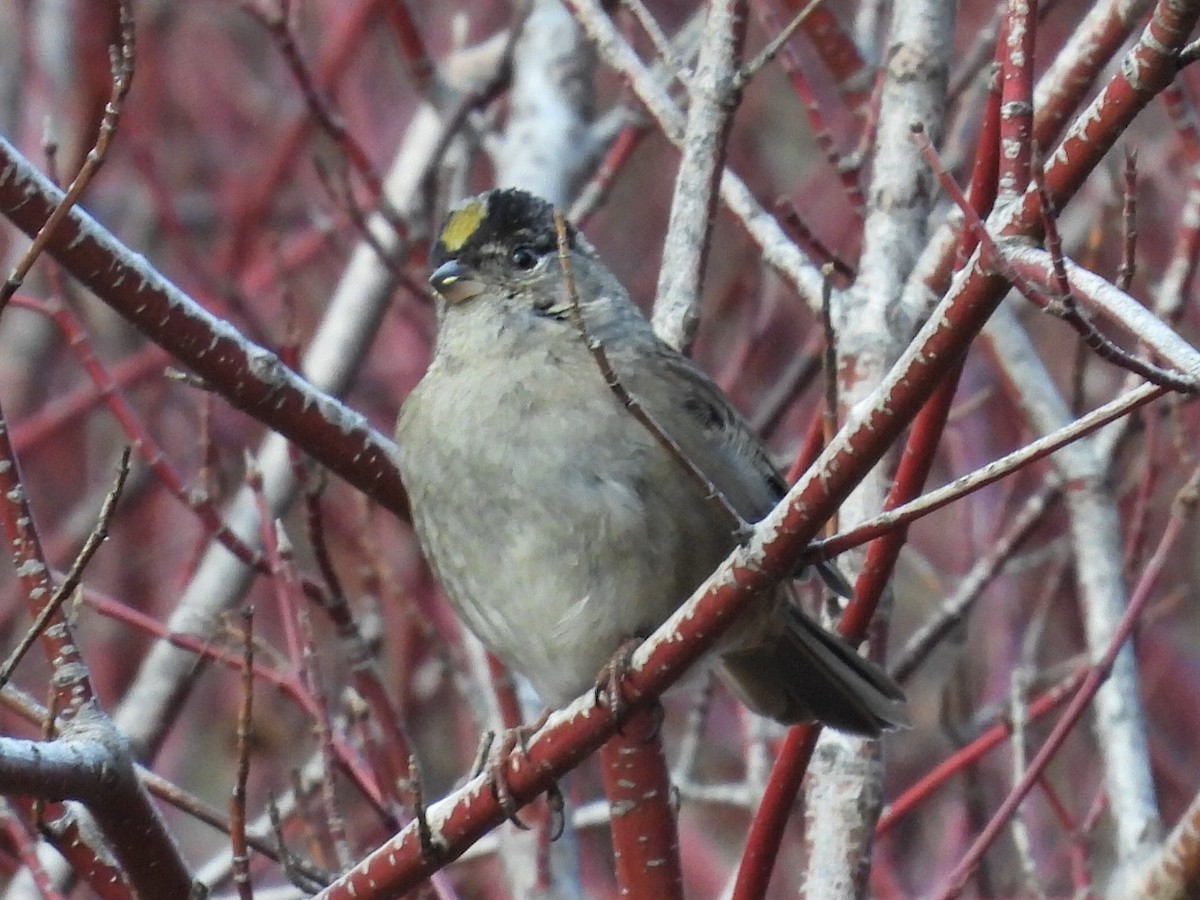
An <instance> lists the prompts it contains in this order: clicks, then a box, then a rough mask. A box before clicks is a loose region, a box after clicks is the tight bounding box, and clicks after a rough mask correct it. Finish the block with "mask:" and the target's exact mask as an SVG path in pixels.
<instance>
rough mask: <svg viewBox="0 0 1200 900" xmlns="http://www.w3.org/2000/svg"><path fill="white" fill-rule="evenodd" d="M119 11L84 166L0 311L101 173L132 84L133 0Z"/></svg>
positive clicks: (12, 276)
mask: <svg viewBox="0 0 1200 900" xmlns="http://www.w3.org/2000/svg"><path fill="white" fill-rule="evenodd" d="M118 8H119V17H120V19H119V24H120V33H121V40H120V44H119V45H118V46H115V47H110V48H109V57H110V62H111V64H112V77H113V84H112V94H111V96H110V97H109V100H108V103H106V104H105V105H104V115H103V117H102V118H101V119H100V127H99V129H98V131H97V133H96V141H95V143H93V144H92V148H91V149H90V150H89V151H88V154H87V157H86V158H85V159H84V161H83V165H82V166H80V167H79V172H78V173H77V174H76V175H75V178H74V180H72V182H71V185H70V187H68V188H67V192H66V194H64V195H63V198H62V201H61V202H60V203H59V204H58V205H57V206H56V207H55V208H54V211H53V212H52V213H51V214H50V216H49V218H47V219H46V222H45V224H43V225H42V227H41V228H39V229H38V232H37V235H36V236H35V237H34V239H33V243H32V244H30V245H29V249H28V250H26V251H25V253H24V254H22V256H21V258H20V260H18V261H17V264H16V265H15V266H13V270H12V272H11V273H9V276H8V279H7V280H6V281H5V282H4V285H3V287H0V310H2V309H3V308H4V307H5V305H7V303H8V301H9V300H11V299H12V296H13V294H15V293H16V292H17V288H19V287H20V286H21V284H22V282H24V281H25V276H26V275H28V274H29V270H30V269H31V268H33V264H34V262H36V261H37V258H38V257H39V256H40V255H41V253H42V251H43V250H45V249H46V245H47V244H48V243H49V242H50V237H51V236H52V235H53V234H54V231H55V229H57V228H58V226H59V225H60V224H61V223H62V221H63V219H65V218H66V217H67V213H69V212H70V211H71V208H72V207H73V206H74V205H75V204H76V203H77V202H78V201H79V198H80V196H82V194H83V192H84V191H85V190H86V189H87V186H88V185H89V184H91V182H92V179H93V178H94V177H95V176H96V173H97V172H98V171H99V170H100V166H101V165H103V163H104V159H105V156H106V155H107V154H108V148H109V145H110V144H111V143H112V138H113V135H114V134H115V133H116V130H117V123H118V122H119V121H120V118H121V110H122V108H123V106H124V102H125V95H126V94H128V93H129V86H130V85H131V84H132V83H133V68H134V50H135V44H134V29H133V4H132V0H120V3H119V7H118Z"/></svg>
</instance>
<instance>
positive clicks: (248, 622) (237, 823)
mask: <svg viewBox="0 0 1200 900" xmlns="http://www.w3.org/2000/svg"><path fill="white" fill-rule="evenodd" d="M253 709H254V607H253V606H247V607H246V608H245V609H243V610H242V702H241V705H240V707H239V709H238V719H237V773H236V776H235V778H234V784H233V795H232V796H231V797H230V798H229V842H230V845H231V847H232V849H233V860H232V868H233V883H234V886H235V887H236V888H237V892H238V896H239V897H240V898H241V900H254V888H253V886H252V885H251V884H250V851H249V849H248V845H247V843H246V782H247V781H248V780H249V778H250V725H251V722H252V715H253Z"/></svg>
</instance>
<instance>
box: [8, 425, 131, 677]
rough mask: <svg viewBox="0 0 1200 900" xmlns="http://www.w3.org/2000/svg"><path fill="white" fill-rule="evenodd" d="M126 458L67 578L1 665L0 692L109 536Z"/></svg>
mask: <svg viewBox="0 0 1200 900" xmlns="http://www.w3.org/2000/svg"><path fill="white" fill-rule="evenodd" d="M129 456H130V448H129V447H126V448H125V449H124V450H122V451H121V459H120V460H119V461H118V462H117V477H116V480H115V481H114V482H113V486H112V489H111V490H110V491H109V492H108V494H107V495H106V496H105V497H104V503H103V504H101V506H100V514H99V516H97V519H96V526H95V527H94V528H93V529H92V533H91V534H89V535H88V538H87V540H86V541H84V544H83V547H82V548H81V549H80V551H79V553H78V554H77V555H76V557H75V561H74V562H73V563H71V568H70V571H68V572H67V574H66V577H65V578H63V580H62V582H61V583H60V584H59V586H58V587H57V588H55V589H54V593H53V594H52V595H51V596H50V600H49V602H48V603H47V604H46V605H45V606H43V607H42V611H41V612H40V613H38V616H37V618H36V619H34V622H33V624H32V625H31V626H30V627H29V630H28V631H26V632H25V636H24V637H22V638H21V642H20V643H19V644H17V646H16V648H15V649H14V650H13V652H12V653H10V654H9V655H8V659H6V660H5V661H4V665H3V666H0V690H2V689H3V688H4V686H5V685H6V684H8V682H9V680H10V679H11V678H12V675H13V671H14V670H15V669H16V668H17V666H18V665H20V663H21V660H22V659H23V658H24V656H25V654H26V653H28V652H29V648H30V647H32V646H33V644H34V642H35V641H36V640H37V639H38V636H39V635H41V633H42V630H43V629H44V628H45V627H46V624H47V623H48V622H49V621H50V619H51V618H52V617H53V616H54V614H55V613H56V612H57V611H58V609H59V607H60V606H62V605H63V603H64V602H65V601H66V599H67V598H68V597H70V596H71V595H72V594H73V593H74V592H75V589H76V588H77V587H78V586H79V582H80V580H81V579H82V578H83V572H84V570H85V569H86V568H87V565H88V563H89V562H91V561H92V557H93V556H95V555H96V551H97V550H99V549H100V545H101V544H103V543H104V541H105V539H106V538H107V537H108V526H109V524H110V523H111V522H112V517H113V513H114V512H115V511H116V508H117V501H118V500H119V499H120V497H121V491H123V490H124V489H125V481H126V479H127V478H128V477H129Z"/></svg>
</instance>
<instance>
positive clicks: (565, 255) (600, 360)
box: [554, 210, 750, 534]
mask: <svg viewBox="0 0 1200 900" xmlns="http://www.w3.org/2000/svg"><path fill="white" fill-rule="evenodd" d="M554 227H555V229H556V230H557V231H558V262H559V266H560V267H561V269H562V273H563V280H564V282H565V284H566V289H567V298H568V302H569V303H570V314H571V321H572V322H573V323H574V325H575V327H576V328H577V329H579V335H580V337H581V338H582V339H583V343H584V345H585V346H586V347H587V348H588V351H589V352H590V353H591V354H592V357H593V358H594V359H595V360H596V365H597V367H598V368H599V369H600V374H601V375H603V376H604V382H605V384H607V385H608V387H609V389H610V390H611V391H612V392H613V394H615V395H616V397H617V399H618V400H620V401H621V403H623V404H624V405H625V408H626V409H628V410H629V412H630V414H631V415H632V416H633V417H634V418H635V419H637V420H638V421H639V422H641V423H642V425H644V426H645V428H646V430H647V431H649V432H650V434H651V435H652V436H653V437H654V439H655V440H656V441H658V443H659V444H660V445H661V446H662V447H663V449H665V450H666V451H667V453H668V454H670V455H671V456H672V457H673V458H674V459H675V460H676V461H677V462H678V463H679V464H680V465H681V466H683V468H684V470H685V471H686V472H687V473H688V474H689V475H691V476H692V478H693V479H695V481H696V483H697V484H699V485H700V487H702V488H703V489H704V494H705V497H707V498H708V499H710V500H713V501H714V502H716V503H717V504H719V505H720V507H721V508H722V509H723V510H724V511H725V513H726V514H727V515H728V516H729V517H730V518H731V519H733V521H734V523H735V524H736V527H737V531H738V533H739V534H740V533H744V532H745V531H746V530H747V529H748V528H749V527H750V525H749V523H748V522H746V520H745V519H743V518H742V516H741V514H739V513H738V511H737V510H736V509H734V508H733V504H731V503H730V502H729V500H728V498H727V497H726V496H725V495H724V494H723V493H722V492H721V491H720V490H718V488H717V486H716V485H715V484H713V483H712V481H710V480H709V478H708V476H707V475H705V474H704V473H703V472H702V471H700V469H699V468H698V467H697V466H696V464H695V463H694V462H692V460H691V459H689V458H688V455H687V454H686V453H684V452H683V448H682V447H680V446H679V444H678V443H676V442H675V439H674V438H672V437H671V436H670V435H669V434H667V432H666V431H665V430H663V427H662V426H661V425H659V424H658V422H656V421H655V420H654V417H653V416H651V415H650V413H649V412H648V411H647V410H646V408H645V407H643V406H642V404H641V403H640V402H638V400H637V398H635V397H634V396H633V395H632V394H630V393H629V391H628V390H626V388H625V385H624V384H622V383H621V379H620V377H618V375H617V373H616V372H615V371H614V370H613V367H612V364H611V363H610V362H609V359H608V351H606V350H605V349H604V344H603V343H601V342H600V340H599V339H598V338H595V337H593V336H592V334H591V333H590V332H589V331H588V328H587V323H586V322H585V321H584V319H583V310H582V308H581V306H580V302H579V290H578V288H577V287H576V285H575V273H574V272H573V271H572V269H571V249H570V239H569V238H568V236H567V222H566V220H565V219H564V218H563V216H562V213H560V212H558V211H557V210H556V211H555V213H554Z"/></svg>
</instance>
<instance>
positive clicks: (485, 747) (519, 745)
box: [471, 709, 561, 831]
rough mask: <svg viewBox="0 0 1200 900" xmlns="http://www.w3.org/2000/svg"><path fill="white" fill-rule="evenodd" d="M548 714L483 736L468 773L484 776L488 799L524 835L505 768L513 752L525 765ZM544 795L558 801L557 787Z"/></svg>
mask: <svg viewBox="0 0 1200 900" xmlns="http://www.w3.org/2000/svg"><path fill="white" fill-rule="evenodd" d="M550 712H551V710H549V709H547V710H545V711H544V712H543V713H542V714H541V715H540V716H538V718H537V720H536V721H534V722H530V723H528V724H525V725H518V726H517V727H516V728H507V729H505V730H504V731H502V732H501V733H500V734H499V736H497V735H496V733H495V732H492V731H489V732H487V733H486V734H485V735H484V739H483V742H482V743H481V745H480V748H479V753H478V754H477V756H476V760H475V766H474V768H473V770H472V772H471V777H472V778H474V777H475V776H476V775H479V774H480V773H484V772H486V773H487V782H488V785H489V787H491V789H492V796H494V797H495V798H496V802H497V803H498V804H500V809H501V810H502V811H503V812H504V817H505V818H506V819H508V821H510V822H512V823H513V824H514V825H516V826H517V827H518V828H520V829H522V830H524V831H528V830H529V826H528V825H526V824H525V823H524V822H523V821H522V820H521V818H520V816H518V815H517V810H518V808H519V805H518V803H517V801H516V798H515V797H513V793H512V788H510V787H509V784H508V775H507V770H508V764H509V760H510V759H511V758H512V754H513V752H514V751H517V750H519V751H520V752H521V755H522V756H524V757H525V759H526V761H529V739H530V738H531V737H533V736H534V735H535V734H537V732H538V731H539V730H540V729H541V727H542V726H543V725H545V724H546V720H547V719H549V718H550ZM497 737H498V740H497ZM547 794H548V795H550V796H551V797H552V798H553V796H554V795H558V796H559V798H560V799H561V794H560V793H559V791H558V786H557V785H555V786H554V787H553V788H552V789H551V790H550V791H547Z"/></svg>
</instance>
